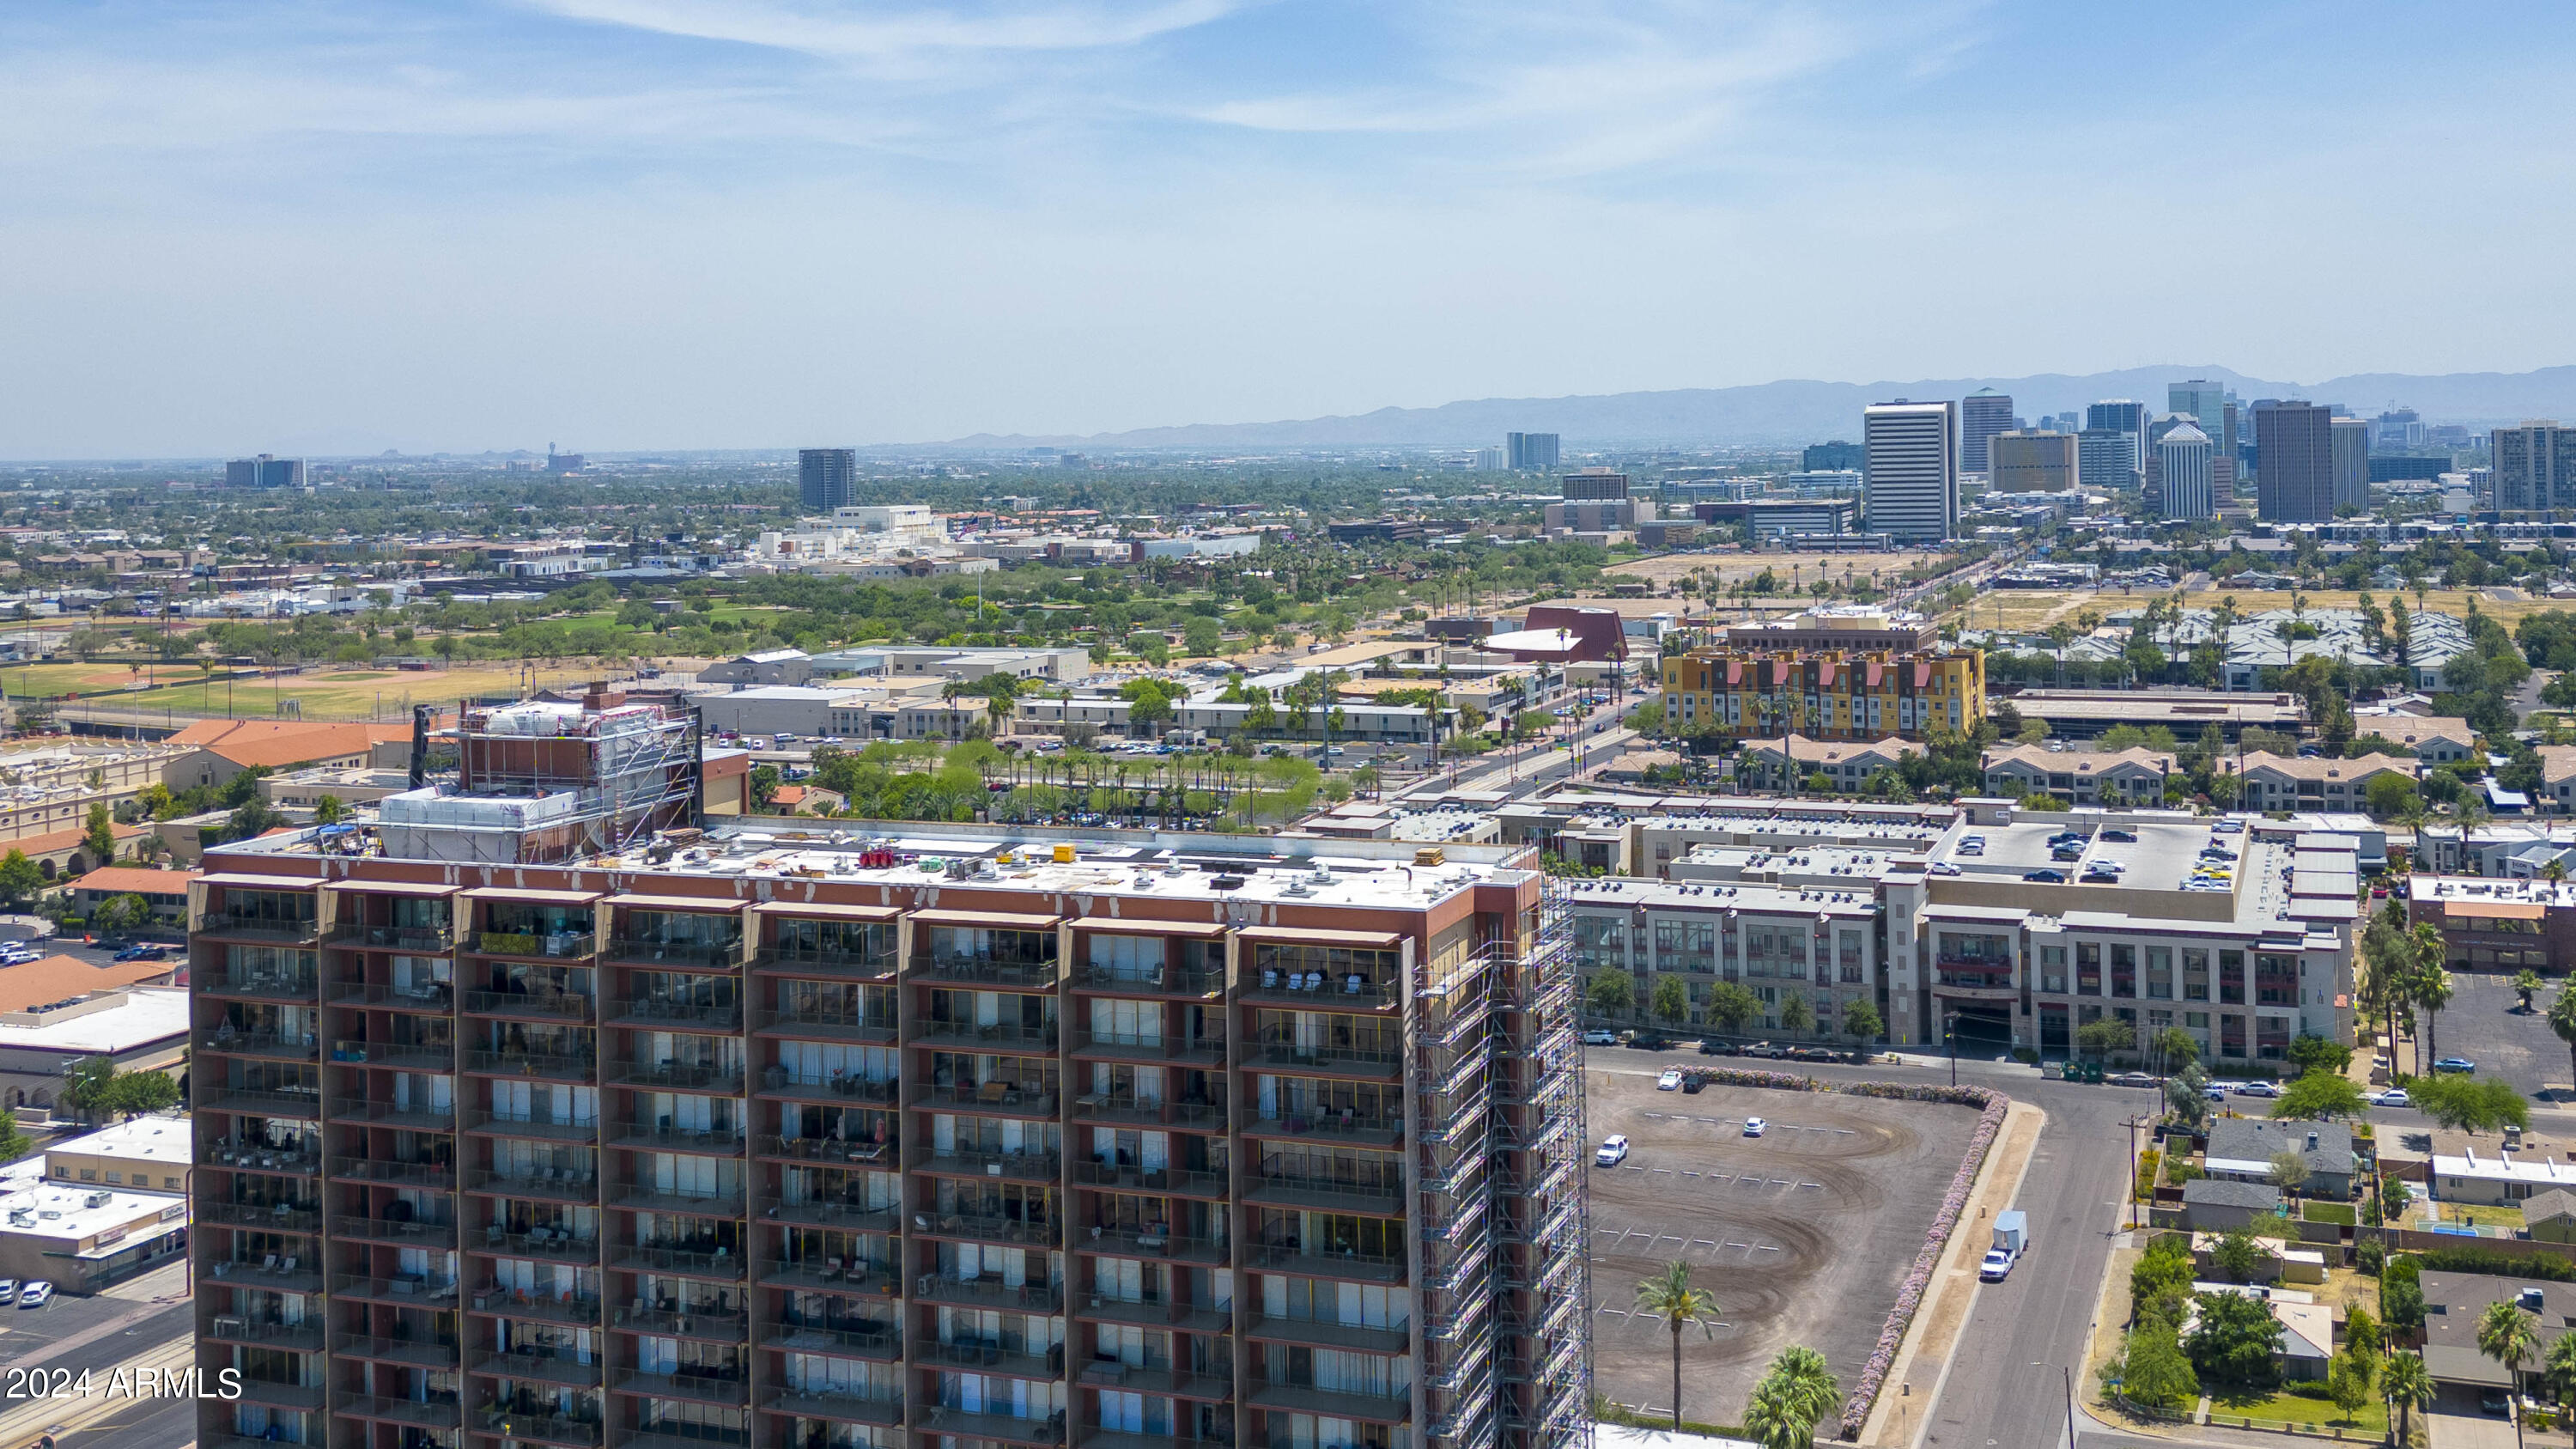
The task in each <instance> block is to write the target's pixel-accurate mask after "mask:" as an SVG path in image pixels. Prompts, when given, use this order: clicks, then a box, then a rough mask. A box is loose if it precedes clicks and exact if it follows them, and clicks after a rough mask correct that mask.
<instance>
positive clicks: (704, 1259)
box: [608, 1243, 747, 1317]
mask: <svg viewBox="0 0 2576 1449" xmlns="http://www.w3.org/2000/svg"><path fill="white" fill-rule="evenodd" d="M746 1262H747V1260H746V1259H744V1258H743V1257H742V1256H740V1255H739V1254H735V1253H728V1252H712V1253H710V1252H699V1251H697V1250H695V1249H690V1248H666V1247H663V1246H660V1245H659V1244H655V1243H632V1244H621V1245H620V1246H618V1247H616V1248H614V1249H612V1250H611V1252H610V1255H609V1264H608V1265H609V1266H610V1267H612V1268H616V1269H619V1270H621V1271H624V1272H630V1273H670V1274H675V1275H677V1276H679V1277H683V1278H712V1279H714V1280H716V1281H718V1282H723V1283H739V1282H741V1281H742V1274H743V1267H744V1264H745V1263H746ZM620 1311H621V1312H623V1311H624V1310H620ZM695 1316H697V1317H705V1316H706V1315H704V1314H698V1315H695Z"/></svg>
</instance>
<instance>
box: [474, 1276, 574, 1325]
mask: <svg viewBox="0 0 2576 1449" xmlns="http://www.w3.org/2000/svg"><path fill="white" fill-rule="evenodd" d="M466 1304H467V1306H468V1307H470V1308H472V1309H473V1310H474V1311H475V1312H477V1313H491V1314H498V1315H500V1316H502V1317H504V1318H542V1319H544V1320H545V1321H546V1322H548V1323H571V1324H579V1325H583V1326H591V1325H596V1324H597V1323H598V1322H599V1309H600V1302H599V1300H598V1299H597V1298H585V1297H581V1296H578V1295H562V1296H558V1295H556V1294H554V1293H550V1292H544V1291H539V1292H534V1293H531V1292H529V1291H527V1290H526V1289H523V1288H503V1287H500V1286H498V1285H494V1286H492V1287H488V1288H483V1289H480V1290H478V1291H477V1292H475V1293H474V1295H473V1296H472V1297H470V1298H468V1299H467V1300H466Z"/></svg>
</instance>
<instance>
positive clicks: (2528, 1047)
mask: <svg viewBox="0 0 2576 1449" xmlns="http://www.w3.org/2000/svg"><path fill="white" fill-rule="evenodd" d="M2512 980H2513V978H2512V977H2510V976H2505V975H2500V974H2498V973H2496V972H2492V971H2454V972H2452V973H2451V1004H2450V1005H2449V1006H2446V1007H2444V1008H2442V1014H2441V1017H2440V1018H2439V1019H2438V1020H2436V1021H2435V1022H2434V1024H2433V1046H2434V1049H2435V1050H2436V1051H2437V1052H2438V1053H2439V1054H2440V1055H2442V1056H2446V1057H2466V1058H2468V1059H2469V1060H2470V1061H2473V1062H2475V1063H2477V1064H2478V1075H2479V1076H2480V1077H2483V1078H2491V1079H2495V1080H2501V1081H2506V1082H2511V1083H2512V1084H2513V1086H2514V1089H2515V1090H2516V1091H2519V1092H2521V1093H2522V1094H2523V1095H2524V1096H2527V1097H2537V1096H2538V1095H2539V1094H2540V1093H2541V1092H2542V1091H2543V1090H2547V1089H2554V1092H2553V1095H2554V1096H2555V1098H2556V1100H2559V1101H2562V1102H2564V1101H2569V1100H2576V1090H2571V1089H2576V1076H2571V1073H2570V1072H2569V1069H2568V1062H2567V1043H2565V1042H2563V1041H2560V1040H2559V1039H2558V1034H2557V1033H2556V1032H2553V1031H2551V1030H2550V1029H2549V1018H2548V1011H2549V1002H2550V998H2551V997H2553V996H2555V995H2557V993H2558V980H2557V978H2554V977H2553V978H2551V979H2550V980H2549V983H2548V984H2547V985H2546V986H2544V987H2542V988H2541V989H2540V990H2539V991H2538V992H2536V993H2535V994H2534V995H2533V996H2532V998H2531V1006H2532V1009H2531V1013H2530V1014H2529V1015H2527V1016H2526V1015H2524V1014H2522V1013H2521V1012H2520V1011H2519V1010H2517V1009H2516V1008H2517V1007H2518V1006H2519V1005H2520V1003H2521V998H2520V997H2518V996H2516V995H2514V993H2513V987H2512V986H2511V985H2509V984H2508V983H2509V982H2511V981H2512ZM2416 1030H2417V1032H2418V1033H2421V1032H2422V1030H2423V1026H2422V1018H2421V1015H2420V1014H2419V1015H2418V1018H2417V1026H2416ZM2420 1040H2421V1038H2420V1035H2419V1038H2418V1041H2419V1043H2420Z"/></svg>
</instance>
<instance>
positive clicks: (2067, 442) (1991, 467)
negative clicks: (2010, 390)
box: [1986, 429, 2079, 493]
mask: <svg viewBox="0 0 2576 1449" xmlns="http://www.w3.org/2000/svg"><path fill="white" fill-rule="evenodd" d="M2078 456H2079V455H2078V451H2077V448H2076V441H2075V435H2074V434H2073V433H2061V432H2057V431H2055V430H2046V431H2032V432H2023V431H2020V430H2018V429H2016V430H2015V431H2013V432H2009V433H1997V434H1995V435H1994V436H1993V437H1991V438H1989V439H1987V440H1986V462H1987V469H1986V491H1987V492H1989V493H2064V492H2066V491H2067V490H2069V489H2071V488H2073V487H2074V486H2075V484H2076V480H2077V477H2078V471H2079V470H2078Z"/></svg>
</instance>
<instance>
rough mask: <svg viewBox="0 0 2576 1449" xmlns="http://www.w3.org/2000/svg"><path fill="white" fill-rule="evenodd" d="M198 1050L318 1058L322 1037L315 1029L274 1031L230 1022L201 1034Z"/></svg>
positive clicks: (287, 1058) (231, 1054)
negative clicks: (239, 1027) (233, 1025)
mask: <svg viewBox="0 0 2576 1449" xmlns="http://www.w3.org/2000/svg"><path fill="white" fill-rule="evenodd" d="M197 1050H199V1051H201V1052H212V1053H216V1054H218V1055H222V1056H228V1057H263V1058H266V1059H268V1060H271V1061H281V1062H318V1061H320V1060H321V1059H322V1038H321V1037H319V1036H317V1035H315V1034H314V1033H312V1032H309V1031H308V1032H297V1033H294V1034H292V1035H281V1034H279V1033H277V1032H273V1031H235V1030H233V1029H232V1028H231V1027H229V1026H225V1027H218V1028H216V1029H215V1030H212V1031H200V1032H199V1033H198V1034H197Z"/></svg>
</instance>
